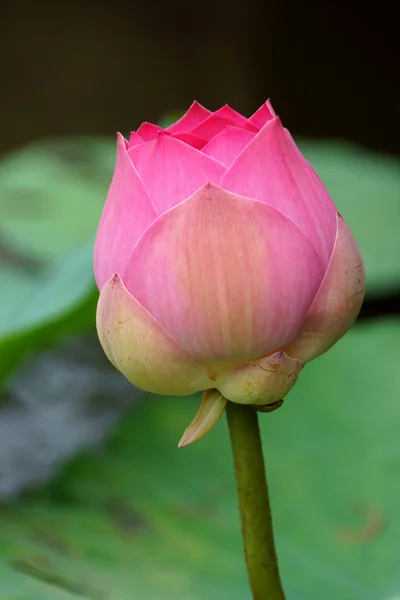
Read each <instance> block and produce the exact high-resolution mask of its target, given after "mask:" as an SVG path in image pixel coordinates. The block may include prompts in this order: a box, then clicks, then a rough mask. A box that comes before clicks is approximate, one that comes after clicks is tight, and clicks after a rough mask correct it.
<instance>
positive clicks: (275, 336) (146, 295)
mask: <svg viewBox="0 0 400 600" xmlns="http://www.w3.org/2000/svg"><path fill="white" fill-rule="evenodd" d="M321 262H322V261H321V259H320V258H319V256H318V255H317V253H316V252H315V250H314V248H313V246H312V244H311V243H310V242H309V241H308V240H307V238H306V237H305V236H304V235H303V234H302V233H301V231H300V230H299V229H298V228H297V227H296V226H295V225H294V224H293V223H292V222H291V221H290V220H289V219H287V218H286V217H284V216H283V215H282V214H281V213H279V212H278V211H277V210H275V209H274V208H272V207H270V206H267V205H266V204H263V203H261V202H257V201H254V200H251V199H249V198H242V197H239V196H236V195H234V194H229V193H228V192H226V191H224V190H222V189H221V188H218V187H216V186H213V185H211V184H208V185H206V186H204V187H203V188H201V189H200V190H198V191H197V192H196V193H195V194H193V196H192V197H191V198H190V199H188V200H187V201H186V202H183V203H182V204H180V205H179V206H177V207H175V208H173V209H172V210H170V211H168V212H167V213H165V214H164V215H162V216H161V217H160V218H159V219H157V221H156V222H154V223H153V225H152V226H151V227H150V228H149V229H148V230H147V231H146V233H145V234H144V236H143V237H142V238H141V240H140V241H139V243H138V244H137V246H136V248H135V249H134V251H133V253H132V256H131V258H130V260H129V263H128V264H127V267H126V269H125V273H124V276H123V278H124V281H125V284H126V286H127V288H128V289H129V290H130V292H131V293H132V294H133V295H134V296H135V298H137V299H138V301H139V302H140V303H141V304H142V305H143V306H145V307H146V308H147V310H148V311H149V312H150V313H151V314H152V315H154V317H155V318H156V319H157V320H158V321H159V323H161V324H162V325H163V326H164V327H165V329H167V331H169V332H170V333H171V334H172V335H173V337H174V338H175V339H176V340H177V341H178V342H179V343H180V344H181V345H182V347H184V348H185V349H186V350H187V351H188V352H189V353H190V354H191V355H192V356H193V357H195V358H196V359H198V360H199V361H205V362H207V363H213V361H245V360H249V359H252V358H254V357H258V356H265V355H267V354H270V353H272V352H274V351H275V350H276V349H278V348H280V347H282V346H283V345H284V344H287V343H288V342H289V340H293V339H294V338H295V337H296V335H297V333H298V331H299V330H300V327H301V325H302V324H303V322H304V319H305V317H306V314H307V311H308V308H309V306H310V304H311V302H312V300H313V299H314V296H315V294H316V292H317V289H318V287H319V285H320V283H321V281H322V277H323V275H324V270H323V267H322V264H321ZM211 366H212V365H211ZM211 370H212V369H211Z"/></svg>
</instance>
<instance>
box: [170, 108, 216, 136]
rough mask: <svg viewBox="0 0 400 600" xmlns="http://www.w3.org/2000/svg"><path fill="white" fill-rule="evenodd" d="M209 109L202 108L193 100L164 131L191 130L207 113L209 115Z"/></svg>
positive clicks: (178, 131)
mask: <svg viewBox="0 0 400 600" xmlns="http://www.w3.org/2000/svg"><path fill="white" fill-rule="evenodd" d="M211 114H212V113H211V111H210V110H208V109H207V108H204V106H202V105H201V104H199V103H198V102H196V101H195V102H193V104H192V106H191V107H190V108H189V109H188V110H187V111H186V112H185V114H184V115H183V117H181V118H180V119H179V120H178V121H176V122H175V123H172V125H170V126H169V127H167V129H166V131H169V132H170V133H182V132H184V131H191V130H192V129H194V127H196V126H197V125H198V124H199V123H201V122H202V121H204V119H206V118H207V117H208V116H209V115H211Z"/></svg>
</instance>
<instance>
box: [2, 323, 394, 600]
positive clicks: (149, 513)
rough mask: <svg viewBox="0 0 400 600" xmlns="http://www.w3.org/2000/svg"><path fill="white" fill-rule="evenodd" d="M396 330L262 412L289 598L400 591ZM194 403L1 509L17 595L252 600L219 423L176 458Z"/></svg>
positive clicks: (152, 417)
mask: <svg viewBox="0 0 400 600" xmlns="http://www.w3.org/2000/svg"><path fill="white" fill-rule="evenodd" d="M399 348H400V328H399V326H398V324H394V323H386V324H385V325H380V324H377V325H376V326H375V327H374V326H373V327H371V326H368V327H366V326H362V327H361V326H360V327H359V328H358V329H357V330H355V331H352V332H350V334H348V335H347V337H346V338H344V339H343V340H342V341H341V342H340V343H339V344H337V346H336V347H335V348H334V349H333V350H331V351H330V352H329V353H327V354H326V355H325V356H324V357H322V358H320V359H319V360H318V361H316V362H315V363H313V364H311V365H308V366H307V367H306V369H305V370H304V372H303V373H302V375H301V377H300V380H299V382H298V384H296V386H295V388H294V390H293V391H292V392H291V394H290V395H289V397H288V398H287V400H286V402H285V403H284V405H283V407H282V408H281V409H279V410H278V411H277V412H275V413H272V414H266V415H261V417H260V418H261V421H262V433H263V438H264V447H265V454H266V461H267V466H268V473H269V482H270V489H271V497H272V508H273V514H274V521H275V528H276V534H277V545H278V551H279V557H280V564H281V571H282V576H283V580H284V584H285V588H286V590H287V594H288V599H289V600H290V599H293V600H313V599H315V600H320V599H321V598H324V600H377V599H379V600H389V599H390V598H391V597H395V596H396V595H398V594H399V593H400V568H399V541H398V540H399V532H400V515H399V511H398V506H399V502H400V485H399V481H400V442H399V436H398V428H399V426H398V424H399V419H400V408H399V404H398V398H399V392H400V371H399V369H398V368H397V363H398V353H399ZM197 402H198V399H197V398H160V397H156V398H150V397H149V398H148V399H147V400H146V401H145V402H144V403H143V404H142V405H141V406H139V408H135V409H133V410H132V412H131V414H130V415H128V416H127V417H126V418H124V420H123V423H122V424H121V426H120V428H119V430H118V431H116V433H115V435H114V436H113V439H112V440H111V441H110V443H109V444H108V446H107V447H106V448H105V449H103V450H101V451H99V452H98V453H97V454H95V455H88V456H86V457H82V458H81V459H79V460H77V461H75V462H74V463H73V464H71V465H70V467H69V468H68V469H67V470H66V472H65V473H64V474H63V475H62V476H61V477H60V478H59V479H58V480H57V481H56V482H54V483H53V484H52V485H51V486H49V487H48V488H47V489H44V490H42V491H41V492H38V493H35V494H32V495H30V496H28V497H26V498H25V499H22V500H21V501H20V502H19V503H18V504H15V505H14V506H6V507H4V508H3V510H2V511H1V513H0V519H1V523H0V527H1V531H2V535H1V540H0V550H1V556H2V563H1V565H2V566H1V567H0V570H1V578H0V582H1V583H0V596H1V597H4V598H7V599H8V600H22V599H24V600H25V599H26V600H50V599H52V600H53V599H56V598H60V599H61V598H65V599H67V598H73V597H77V596H78V597H82V598H90V599H95V600H97V599H104V600H106V599H107V600H131V599H135V598H138V599H140V600H180V599H182V600H183V599H184V600H203V598H209V599H210V600H214V599H215V600H246V599H248V600H250V594H249V592H248V589H247V584H246V576H245V572H244V567H243V562H242V552H241V541H240V533H239V523H238V514H237V508H236V497H235V485H234V480H233V475H232V465H231V457H230V450H229V445H228V437H227V431H226V425H225V423H224V422H222V423H220V424H219V425H217V427H216V428H215V429H214V430H213V431H212V432H211V433H210V434H209V435H207V436H206V437H205V438H204V439H203V440H201V441H199V442H198V443H196V444H194V445H193V446H191V447H188V448H186V449H182V450H178V449H177V441H178V440H179V438H180V435H181V433H182V431H183V429H184V428H185V426H186V425H187V423H188V421H189V420H190V419H191V417H192V416H193V414H194V412H195V410H196V407H197Z"/></svg>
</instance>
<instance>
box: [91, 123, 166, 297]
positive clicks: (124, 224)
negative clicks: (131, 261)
mask: <svg viewBox="0 0 400 600" xmlns="http://www.w3.org/2000/svg"><path fill="white" fill-rule="evenodd" d="M125 143H126V141H125V139H124V138H123V136H122V135H121V134H118V138H117V162H116V166H115V171H114V176H113V179H112V182H111V186H110V189H109V192H108V195H107V200H106V203H105V205H104V208H103V213H102V215H101V219H100V225H99V228H98V230H97V237H96V244H95V249H94V273H95V277H96V281H97V285H98V287H99V289H101V288H102V287H103V285H104V284H105V282H106V281H107V280H108V279H109V278H110V277H111V275H112V274H113V273H115V272H117V271H123V270H124V268H125V265H126V262H127V260H128V258H129V256H130V254H131V252H132V249H133V247H134V245H135V244H136V242H137V240H138V239H139V237H140V236H141V235H142V233H143V231H145V229H147V227H148V226H149V225H150V223H152V222H153V221H154V220H155V219H156V218H157V211H156V209H155V207H154V205H153V203H152V201H151V198H150V196H149V194H148V193H147V190H146V188H145V187H144V185H143V182H142V181H141V179H140V177H139V175H138V173H137V171H136V169H135V167H134V166H133V164H132V161H131V160H130V158H129V156H128V153H127V150H126V146H125Z"/></svg>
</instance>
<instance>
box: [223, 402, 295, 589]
mask: <svg viewBox="0 0 400 600" xmlns="http://www.w3.org/2000/svg"><path fill="white" fill-rule="evenodd" d="M226 414H227V419H228V426H229V434H230V439H231V445H232V453H233V460H234V466H235V475H236V484H237V493H238V499H239V512H240V519H241V527H242V536H243V545H244V554H245V559H246V566H247V574H248V579H249V583H250V588H251V592H252V595H253V600H285V595H284V593H283V588H282V583H281V580H280V576H279V571H278V561H277V555H276V551H275V543H274V537H273V531H272V518H271V508H270V503H269V497H268V486H267V479H266V475H265V466H264V457H263V452H262V445H261V438H260V428H259V425H258V413H257V412H256V410H254V408H252V407H251V406H247V405H243V404H236V403H233V402H228V403H227V406H226Z"/></svg>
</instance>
